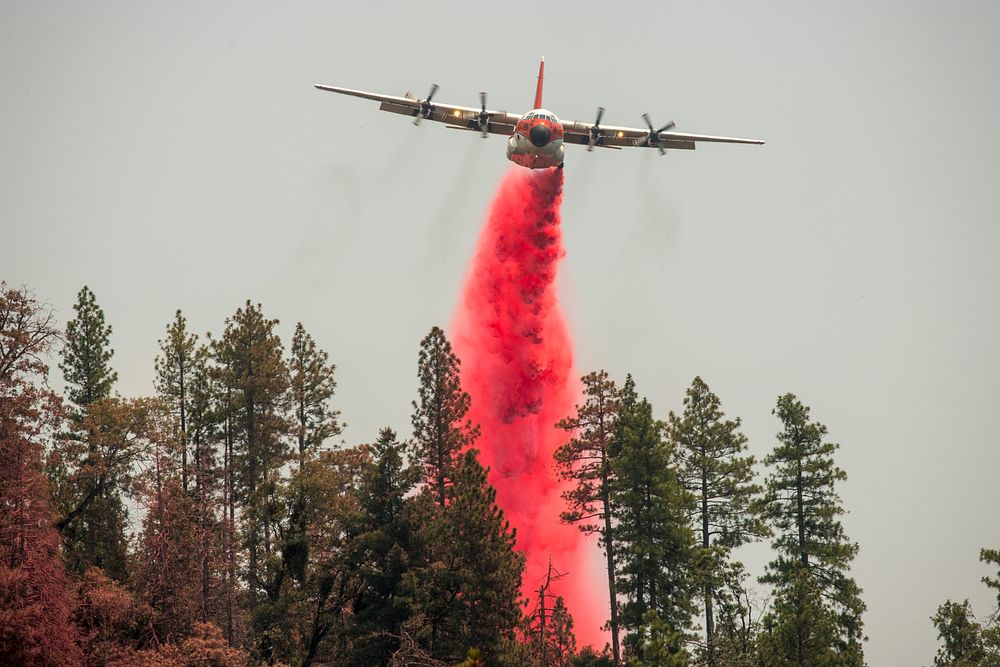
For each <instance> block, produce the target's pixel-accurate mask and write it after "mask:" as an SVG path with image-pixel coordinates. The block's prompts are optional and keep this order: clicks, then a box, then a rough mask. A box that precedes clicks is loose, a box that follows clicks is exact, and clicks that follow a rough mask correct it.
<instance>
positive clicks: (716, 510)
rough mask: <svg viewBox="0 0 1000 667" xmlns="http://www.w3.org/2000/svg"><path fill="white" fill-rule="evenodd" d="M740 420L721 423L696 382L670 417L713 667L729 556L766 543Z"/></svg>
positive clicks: (716, 404) (713, 401)
mask: <svg viewBox="0 0 1000 667" xmlns="http://www.w3.org/2000/svg"><path fill="white" fill-rule="evenodd" d="M739 428H740V420H739V418H737V419H735V420H729V419H725V415H724V414H723V412H722V407H721V403H720V401H719V398H718V397H717V396H716V395H715V394H713V393H712V391H711V390H710V389H709V388H708V385H707V384H705V382H704V381H703V380H702V379H701V378H700V377H696V378H695V379H694V381H692V383H691V386H690V387H689V388H688V390H687V393H686V396H685V398H684V413H683V415H680V416H678V415H676V414H674V413H673V412H671V413H670V417H669V419H668V427H667V430H668V437H669V438H670V440H671V441H672V442H673V445H674V447H675V448H676V450H677V453H678V455H679V457H680V468H681V471H680V474H681V477H682V479H683V483H684V486H685V488H686V489H687V491H688V493H690V494H691V497H692V498H694V499H695V501H696V504H695V506H694V508H693V511H692V518H693V519H694V522H695V530H696V531H697V532H699V533H700V537H701V545H700V546H701V553H700V554H699V555H698V558H697V562H698V568H697V569H698V570H699V571H698V578H699V579H700V580H701V586H700V589H701V594H702V595H701V597H702V600H703V602H704V610H705V640H706V661H707V664H708V665H709V667H715V665H716V660H715V618H714V615H713V608H712V605H713V603H714V601H715V600H714V597H715V591H716V590H717V589H718V588H719V587H720V585H722V583H723V581H722V579H723V573H724V571H725V569H726V564H727V561H728V560H729V558H730V550H731V549H732V548H733V547H738V546H740V545H742V544H745V543H746V542H748V541H750V540H753V539H757V538H760V537H764V536H765V535H766V534H767V529H766V527H765V526H764V524H763V522H762V521H761V520H760V518H759V517H758V516H756V514H755V513H754V512H752V511H751V502H752V500H753V499H754V497H755V496H756V494H758V493H759V492H760V491H761V489H760V487H759V486H757V485H755V484H754V483H753V477H754V472H753V466H754V458H753V456H749V455H746V454H745V453H744V452H746V449H747V439H746V436H744V435H743V434H742V433H740V432H739Z"/></svg>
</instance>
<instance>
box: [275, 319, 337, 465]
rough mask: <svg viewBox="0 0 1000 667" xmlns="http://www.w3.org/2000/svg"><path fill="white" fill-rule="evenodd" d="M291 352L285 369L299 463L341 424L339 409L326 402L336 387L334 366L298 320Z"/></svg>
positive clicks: (335, 431)
mask: <svg viewBox="0 0 1000 667" xmlns="http://www.w3.org/2000/svg"><path fill="white" fill-rule="evenodd" d="M290 354H291V356H290V358H289V360H288V369H289V371H290V372H291V378H290V388H291V392H292V409H293V410H294V412H295V431H296V432H295V436H296V439H297V440H298V446H299V466H300V467H301V466H302V465H303V462H304V461H305V457H306V453H307V452H310V451H315V450H316V449H318V448H319V447H320V446H321V445H322V444H323V442H324V441H326V440H327V439H328V438H331V437H333V436H335V435H338V434H339V433H340V432H341V430H343V428H342V426H341V424H340V423H339V422H338V418H339V417H340V412H339V411H337V410H332V409H331V408H330V405H329V401H330V399H331V398H332V397H333V392H334V390H335V389H336V388H337V382H336V381H335V380H334V379H333V373H334V371H335V370H336V366H334V365H333V364H331V363H329V355H328V354H327V353H326V352H324V351H323V350H321V349H319V348H318V347H316V342H315V341H314V340H313V338H312V336H310V335H309V334H308V333H307V332H306V330H305V327H303V326H302V323H301V322H299V323H298V324H296V325H295V335H294V336H292V347H291V351H290Z"/></svg>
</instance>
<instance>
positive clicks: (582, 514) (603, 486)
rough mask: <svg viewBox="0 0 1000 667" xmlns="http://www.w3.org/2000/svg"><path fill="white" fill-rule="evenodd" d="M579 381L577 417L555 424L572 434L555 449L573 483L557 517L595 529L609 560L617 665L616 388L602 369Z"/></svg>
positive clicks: (585, 529)
mask: <svg viewBox="0 0 1000 667" xmlns="http://www.w3.org/2000/svg"><path fill="white" fill-rule="evenodd" d="M582 381H583V393H584V396H586V401H585V402H584V403H583V405H578V406H576V416H574V417H570V418H568V419H564V420H562V421H560V422H559V423H558V424H556V426H557V427H558V428H561V429H563V430H565V431H568V432H570V433H572V437H571V438H570V440H569V442H567V443H566V444H564V445H562V446H561V447H559V448H558V449H557V450H556V451H555V460H556V466H557V468H558V470H559V475H560V477H561V478H562V479H564V480H566V481H568V482H570V484H571V485H572V486H570V488H569V489H568V490H567V491H565V492H564V493H563V498H564V499H565V500H566V502H567V504H568V506H569V509H567V510H566V511H565V512H563V513H562V515H561V517H560V518H561V519H562V520H563V521H565V522H567V523H575V524H576V525H577V527H578V528H579V529H580V531H581V532H583V533H584V534H592V533H597V534H598V536H599V543H600V546H601V547H602V548H603V549H604V555H605V558H606V561H607V573H608V598H609V604H608V606H609V608H610V610H611V619H610V621H609V626H610V628H611V648H612V655H613V657H614V661H615V665H619V664H621V652H620V648H619V647H620V643H619V636H618V632H619V622H618V594H617V591H616V587H615V583H616V574H615V550H614V544H615V539H614V527H613V517H614V512H613V509H612V506H611V502H612V501H611V488H612V480H613V477H612V476H613V466H612V465H611V456H610V450H611V447H612V443H613V440H614V433H615V419H616V418H617V415H618V400H619V390H618V387H617V386H615V383H614V381H613V380H611V379H610V378H609V377H608V374H607V372H606V371H598V372H596V373H590V374H588V375H585V376H583V378H582Z"/></svg>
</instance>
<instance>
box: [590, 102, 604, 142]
mask: <svg viewBox="0 0 1000 667" xmlns="http://www.w3.org/2000/svg"><path fill="white" fill-rule="evenodd" d="M603 115H604V107H597V120H595V121H594V124H593V125H591V126H590V139H588V140H587V150H588V151H592V150H594V146H595V145H596V144H598V143H600V141H601V117H602V116H603Z"/></svg>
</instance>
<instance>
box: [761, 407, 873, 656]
mask: <svg viewBox="0 0 1000 667" xmlns="http://www.w3.org/2000/svg"><path fill="white" fill-rule="evenodd" d="M774 413H775V414H776V415H777V416H778V418H779V419H780V420H781V423H782V430H781V432H780V433H778V445H777V447H776V448H775V450H774V451H773V452H772V453H771V454H770V455H769V456H768V457H767V458H766V459H765V460H764V463H765V464H767V465H768V466H771V472H770V475H769V476H768V478H767V485H766V492H765V495H764V498H763V513H764V516H765V518H767V519H768V520H769V521H770V523H771V525H772V527H773V528H774V531H775V533H776V538H775V540H774V543H773V546H774V549H775V551H777V558H775V559H774V560H773V561H771V563H769V564H768V566H767V573H766V574H765V576H763V577H761V581H762V582H765V583H771V584H774V585H775V586H776V587H778V589H779V595H781V592H780V589H781V588H782V587H785V586H790V585H792V584H793V583H794V581H793V576H792V575H793V574H794V575H795V576H802V575H803V573H807V574H808V575H809V576H810V577H811V578H812V579H814V580H815V586H816V588H817V589H818V590H819V592H820V594H821V596H822V597H823V598H824V599H826V600H829V601H830V604H831V605H832V606H831V612H832V613H833V614H834V615H835V618H836V620H837V633H836V635H835V641H834V643H833V645H832V646H831V648H832V649H834V650H836V651H837V653H838V655H839V658H838V659H839V660H841V661H842V663H841V664H844V665H859V666H860V665H862V664H863V663H864V656H863V649H862V646H861V642H862V641H863V634H862V627H863V626H862V621H861V614H862V613H863V612H864V609H865V604H864V602H863V601H862V600H861V589H860V588H859V587H858V585H857V584H856V583H855V582H854V579H853V578H851V577H850V576H849V574H848V573H849V570H850V565H851V561H852V560H853V559H854V556H855V554H857V551H858V545H857V544H855V543H853V542H850V541H849V540H848V539H847V536H846V535H845V534H844V528H843V526H842V525H841V523H840V518H839V517H840V516H841V515H842V514H843V513H844V510H843V508H842V507H841V502H840V497H839V496H838V495H837V492H836V490H835V489H834V485H835V484H836V482H840V481H843V480H845V479H847V474H846V473H845V472H844V471H843V470H841V469H840V468H838V467H837V466H836V465H835V464H834V461H833V453H834V452H835V451H836V450H837V448H838V445H836V444H833V443H830V442H827V441H826V439H825V438H826V434H827V429H826V427H825V426H824V425H823V424H820V423H819V422H810V421H809V408H808V407H806V406H805V405H803V404H802V403H801V402H800V401H799V400H798V399H796V397H795V396H794V395H792V394H785V395H784V396H781V397H780V398H779V399H778V403H777V407H776V408H775V410H774Z"/></svg>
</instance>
